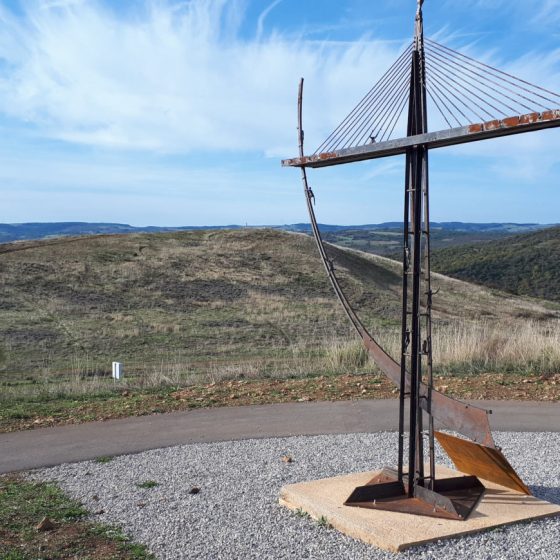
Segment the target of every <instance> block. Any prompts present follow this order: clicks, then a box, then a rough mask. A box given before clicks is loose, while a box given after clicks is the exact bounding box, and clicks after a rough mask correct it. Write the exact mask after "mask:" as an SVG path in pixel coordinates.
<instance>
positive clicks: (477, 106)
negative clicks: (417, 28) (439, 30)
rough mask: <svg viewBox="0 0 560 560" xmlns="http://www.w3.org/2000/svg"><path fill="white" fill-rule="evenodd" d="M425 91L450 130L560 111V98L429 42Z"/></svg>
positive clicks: (425, 48) (428, 40) (426, 50)
mask: <svg viewBox="0 0 560 560" xmlns="http://www.w3.org/2000/svg"><path fill="white" fill-rule="evenodd" d="M424 50H425V61H426V90H427V92H428V98H429V99H430V100H431V101H432V102H433V103H434V106H435V107H436V109H437V111H438V112H439V114H441V116H442V117H443V118H444V120H445V122H446V123H447V124H448V125H449V126H450V127H451V126H465V125H468V124H474V123H480V122H485V121H489V120H495V119H503V118H506V117H512V116H517V115H523V114H526V113H540V112H542V111H546V110H551V109H557V108H558V107H560V95H559V94H557V93H554V92H552V91H549V90H547V89H544V88H541V87H539V86H536V85H534V84H531V83H529V82H527V81H525V80H522V79H520V78H517V77H515V76H512V75H511V74H508V73H506V72H503V71H502V70H498V69H497V68H493V67H492V66H490V65H488V64H485V63H483V62H480V61H478V60H476V59H474V58H471V57H469V56H467V55H464V54H462V53H460V52H458V51H454V50H453V49H450V48H449V47H446V46H445V45H441V44H440V43H436V42H435V41H433V40H431V39H426V42H425V45H424Z"/></svg>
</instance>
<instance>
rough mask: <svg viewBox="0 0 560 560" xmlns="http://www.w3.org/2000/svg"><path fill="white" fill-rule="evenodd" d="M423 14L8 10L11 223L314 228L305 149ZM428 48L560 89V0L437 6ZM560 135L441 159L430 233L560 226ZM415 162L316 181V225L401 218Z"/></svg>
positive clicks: (5, 69)
mask: <svg viewBox="0 0 560 560" xmlns="http://www.w3.org/2000/svg"><path fill="white" fill-rule="evenodd" d="M415 5H416V2H415V1H414V0H390V1H389V0H378V1H376V2H371V0H368V1H366V0H348V1H343V2H341V1H340V0H338V1H336V2H335V1H332V0H321V1H319V0H317V1H302V0H300V1H296V0H276V1H269V0H266V1H257V0H245V1H243V0H190V1H178V0H176V1H172V0H158V1H144V0H130V1H126V2H125V1H121V0H113V1H105V2H102V1H101V0H97V1H93V0H33V1H24V2H21V1H16V0H0V20H1V21H0V127H1V131H0V132H1V135H0V190H1V193H0V194H1V197H2V214H1V216H0V221H1V222H24V221H63V220H64V221H70V220H72V221H74V220H79V221H112V222H126V223H131V224H134V225H146V224H154V225H205V224H206V225H218V224H231V223H238V224H244V223H249V224H253V225H256V224H282V223H293V222H301V221H306V220H307V217H306V213H305V206H304V202H303V197H302V194H301V184H300V180H299V173H298V171H297V170H293V169H282V168H281V167H280V163H279V160H280V159H281V158H282V157H291V156H293V155H295V154H296V151H297V150H296V148H297V144H296V122H295V101H296V93H297V83H298V80H299V78H300V76H304V77H305V79H306V93H305V111H304V119H305V130H306V144H307V147H308V148H309V151H313V150H314V149H315V148H316V147H317V145H319V144H320V143H321V141H322V140H323V139H324V138H325V137H326V136H327V135H328V133H329V132H330V131H331V129H333V128H334V127H335V126H336V125H337V124H338V122H339V121H340V120H342V118H343V117H344V116H345V115H346V114H347V113H348V111H349V110H351V109H352V107H353V106H354V105H355V103H356V102H357V101H358V100H359V99H360V98H361V97H362V96H363V94H364V93H365V92H366V91H367V90H368V89H369V88H370V87H371V86H372V85H373V84H374V83H375V81H376V80H377V78H379V77H380V76H381V75H382V74H383V72H384V71H385V70H386V69H387V67H388V66H389V65H390V64H391V63H392V62H393V60H394V59H395V58H396V57H397V56H398V55H399V54H400V52H401V50H402V48H403V47H404V46H405V45H406V44H407V43H408V42H409V41H410V39H411V35H412V29H413V18H414V12H415ZM424 10H425V20H426V34H427V35H428V36H431V37H435V38H437V40H438V41H439V42H442V43H445V44H447V45H449V46H450V47H452V48H455V49H457V50H462V51H464V52H466V53H468V54H470V55H471V56H474V57H476V58H479V59H481V60H484V61H486V62H489V63H491V64H492V65H494V66H498V67H500V68H503V69H504V70H508V71H510V72H512V73H514V74H516V75H518V76H520V77H522V78H526V79H528V80H529V81H531V82H533V83H537V84H539V85H542V86H544V87H548V88H550V89H552V90H554V91H560V32H559V30H560V0H525V1H523V2H521V1H519V2H511V1H505V0H504V1H502V0H492V1H490V0H438V1H436V0H426V2H425V8H424ZM559 141H560V131H558V130H551V131H542V132H539V133H535V134H527V135H520V136H517V137H512V138H507V139H500V140H494V141H489V142H482V143H477V144H471V145H466V146H461V147H454V148H449V149H445V150H437V151H433V152H432V155H431V160H430V161H431V192H432V199H431V204H432V208H431V210H432V212H431V217H432V219H433V220H435V221H443V220H461V221H477V222H488V221H516V222H541V223H552V222H560V215H559V213H558V210H557V209H558V207H559V206H560V204H559V203H560V191H559V189H558V187H559V184H558V183H559V181H558V177H559V175H560V157H559V156H558V144H559ZM402 165H403V161H402V158H399V157H397V158H392V159H386V160H378V161H373V162H365V163H360V164H354V165H346V166H340V167H337V168H329V169H323V170H315V171H312V172H311V173H310V179H311V184H312V186H313V188H314V191H315V194H316V197H317V212H318V216H319V219H320V220H321V221H322V222H326V223H342V224H358V223H376V222H382V221H393V220H399V219H401V217H402V210H401V203H402V183H403V168H402Z"/></svg>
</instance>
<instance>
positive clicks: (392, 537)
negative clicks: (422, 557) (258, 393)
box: [280, 466, 560, 552]
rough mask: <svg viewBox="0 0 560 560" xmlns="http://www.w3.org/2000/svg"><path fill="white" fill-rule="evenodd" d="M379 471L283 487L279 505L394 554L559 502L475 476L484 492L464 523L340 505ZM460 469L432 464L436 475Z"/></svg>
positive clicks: (556, 510)
mask: <svg viewBox="0 0 560 560" xmlns="http://www.w3.org/2000/svg"><path fill="white" fill-rule="evenodd" d="M378 472H379V471H370V472H362V473H355V474H349V475H344V476H337V477H334V478H325V479H322V480H313V481H310V482H300V483H298V484H290V485H288V486H284V487H283V488H282V489H281V491H280V504H281V505H283V506H286V507H287V508H289V509H291V510H303V511H305V512H306V513H308V514H309V515H310V516H311V517H313V518H314V519H320V518H321V517H323V518H326V520H327V521H328V523H329V524H330V525H332V526H333V527H334V528H335V529H338V530H339V531H341V532H342V533H344V534H345V535H348V536H350V537H353V538H356V539H359V540H361V541H364V542H365V543H367V544H373V545H375V546H377V547H379V548H382V549H385V550H389V551H391V552H399V551H402V550H405V549H406V548H410V547H412V546H417V545H420V544H425V543H429V542H433V541H437V540H439V539H446V538H453V537H459V536H461V535H467V534H470V533H477V532H480V531H485V530H488V529H492V528H494V527H499V526H501V525H510V524H512V523H517V522H519V521H530V520H533V519H539V518H542V517H549V516H553V515H560V506H558V505H555V504H551V503H549V502H545V501H543V500H539V499H537V498H535V497H534V496H528V495H526V494H521V493H520V492H515V491H513V490H510V489H509V488H505V487H503V486H499V485H498V484H494V483H493V482H487V481H485V480H481V482H482V483H483V484H484V486H485V487H486V491H485V492H484V496H483V497H482V499H481V500H480V502H479V503H478V506H477V507H476V509H475V511H474V512H473V513H472V514H471V515H470V517H469V518H468V519H467V520H466V521H455V520H447V519H439V518H433V517H424V516H420V515H414V516H412V515H411V514H407V513H396V512H391V511H381V510H372V509H363V508H357V507H348V506H344V505H342V504H343V503H344V501H345V500H346V499H347V498H348V496H349V495H350V494H351V493H352V491H353V490H354V488H355V487H356V486H362V485H364V484H367V483H368V482H369V481H370V480H371V479H372V478H373V477H374V476H375V475H376V474H378ZM461 474H462V473H458V472H457V471H454V470H451V469H448V468H446V467H440V466H438V467H437V469H436V476H437V477H438V478H448V477H452V476H460V475H461Z"/></svg>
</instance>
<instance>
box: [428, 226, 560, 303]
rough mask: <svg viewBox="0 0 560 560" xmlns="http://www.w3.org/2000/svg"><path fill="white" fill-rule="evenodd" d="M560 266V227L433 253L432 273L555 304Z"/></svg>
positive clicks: (559, 289)
mask: <svg viewBox="0 0 560 560" xmlns="http://www.w3.org/2000/svg"><path fill="white" fill-rule="evenodd" d="M559 262H560V228H558V227H554V228H549V229H545V230H542V231H538V232H535V233H528V234H522V235H516V236H513V237H507V238H504V239H499V240H495V241H491V242H487V243H477V244H469V245H463V246H459V247H454V248H448V249H439V250H436V251H434V252H433V253H432V267H433V269H434V270H437V271H439V272H441V273H443V274H447V275H449V276H453V277H455V278H460V279H462V280H466V281H468V282H476V283H477V284H482V285H484V286H489V287H492V288H498V289H500V290H505V291H508V292H511V293H514V294H518V295H526V296H532V297H538V298H544V299H549V300H554V301H560V266H559Z"/></svg>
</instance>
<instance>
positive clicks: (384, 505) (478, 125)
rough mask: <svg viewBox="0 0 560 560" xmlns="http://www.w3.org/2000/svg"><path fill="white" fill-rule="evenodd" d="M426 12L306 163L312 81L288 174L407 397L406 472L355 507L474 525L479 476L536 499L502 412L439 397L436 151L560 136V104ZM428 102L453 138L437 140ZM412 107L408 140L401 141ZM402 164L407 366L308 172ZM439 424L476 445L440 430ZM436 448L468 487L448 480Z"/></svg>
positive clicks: (377, 357)
mask: <svg viewBox="0 0 560 560" xmlns="http://www.w3.org/2000/svg"><path fill="white" fill-rule="evenodd" d="M422 6H423V0H418V6H417V11H416V22H415V32H414V41H413V43H412V44H411V45H410V46H409V47H408V48H407V49H405V51H404V52H403V53H402V54H401V56H400V57H399V58H398V59H397V60H396V62H395V63H394V64H393V65H392V66H391V67H390V68H389V70H388V71H387V72H386V73H385V74H384V75H383V77H382V78H381V79H380V80H379V81H378V83H377V84H376V85H375V86H374V87H373V88H372V90H370V91H369V92H368V94H367V95H366V96H365V97H364V98H363V99H362V101H361V102H360V103H359V104H358V106H357V107H356V108H355V109H354V110H353V111H352V112H351V113H350V114H349V115H348V116H347V117H346V119H345V120H344V121H343V122H342V123H341V124H340V125H339V126H338V127H337V128H336V129H335V130H334V131H333V133H332V134H331V135H330V136H329V137H328V138H327V139H326V140H325V141H324V142H323V144H321V146H319V148H318V149H317V150H316V151H315V153H313V154H312V155H309V156H306V155H304V133H303V127H302V98H303V79H302V80H301V82H300V87H299V95H298V136H299V157H296V158H293V159H288V160H284V161H283V162H282V165H283V166H286V167H299V168H300V170H301V177H302V181H303V188H304V192H305V197H306V202H307V209H308V212H309V216H310V221H311V227H312V231H313V235H314V237H315V240H316V242H317V247H318V249H319V254H320V256H321V260H322V262H323V264H324V266H325V270H326V272H327V275H328V277H329V279H330V281H331V284H332V286H333V289H334V291H335V293H336V295H337V297H338V299H339V300H340V302H341V304H342V306H343V308H344V311H345V312H346V315H347V316H348V319H349V320H350V322H351V323H352V325H353V326H354V328H355V329H356V331H357V332H358V334H359V336H360V337H361V338H362V341H363V343H364V345H365V347H366V349H367V351H368V353H369V355H370V357H371V358H372V359H373V361H374V362H375V363H376V364H377V365H378V366H379V368H380V369H381V370H382V371H383V372H384V373H385V375H386V376H387V377H388V378H389V379H390V380H392V381H393V382H394V383H395V384H396V385H397V386H398V387H399V391H400V392H399V437H398V460H397V469H396V470H392V469H384V470H383V471H382V472H381V473H380V474H379V475H378V476H376V477H375V478H374V479H373V480H371V481H370V482H369V483H368V484H367V485H365V486H361V487H358V488H356V489H355V490H354V492H353V493H352V495H351V496H349V498H348V499H347V501H346V502H345V505H349V506H356V507H365V508H372V509H385V510H392V511H401V512H407V513H416V514H421V515H429V516H434V517H443V518H448V519H457V520H462V519H466V518H467V517H468V516H469V514H470V513H471V512H472V511H473V509H474V508H475V507H476V504H477V502H478V500H479V499H480V497H481V496H482V493H483V492H484V486H483V485H482V483H481V482H480V480H479V479H478V477H480V478H483V479H485V480H489V481H493V482H496V483H498V484H501V485H503V486H506V487H508V488H512V489H514V490H517V491H519V492H522V493H525V494H529V493H530V492H529V489H528V488H527V486H526V485H525V484H524V483H523V481H522V480H521V479H520V478H519V476H518V475H517V474H516V472H515V471H514V469H513V468H512V467H511V465H510V464H509V463H508V461H507V459H506V458H505V457H504V455H503V454H502V453H501V451H500V449H499V448H497V447H496V445H495V443H494V440H493V438H492V434H491V431H490V424H489V421H488V414H489V413H490V412H491V411H486V410H483V409H481V408H478V407H475V406H472V405H469V404H466V403H463V402H460V401H458V400H456V399H453V398H451V397H449V396H447V395H444V394H442V393H441V392H438V391H436V390H435V389H434V386H433V376H432V332H431V331H432V298H433V295H434V293H433V291H432V288H431V282H430V219H429V175H428V155H429V150H431V149H435V148H440V147H444V146H450V145H454V144H462V143H466V142H473V141H478V140H483V139H488V138H495V137H498V136H507V135H511V134H519V133H523V132H530V131H534V130H540V129H544V128H552V127H558V126H560V110H559V109H557V107H559V106H560V95H558V94H556V93H554V92H551V91H548V90H545V89H543V88H540V87H538V86H534V85H532V84H530V83H529V82H526V81H524V80H521V79H519V78H516V77H514V76H511V75H509V74H506V73H505V72H502V71H500V70H497V69H495V68H492V67H490V66H488V65H486V64H484V63H481V62H478V61H476V60H474V59H471V58H469V57H467V56H465V55H463V54H461V53H458V52H456V51H453V50H452V49H449V48H448V47H445V46H443V45H440V44H438V43H436V42H435V41H431V40H429V39H426V40H425V39H424V29H423V13H422ZM428 100H430V104H431V105H432V106H434V107H435V108H436V109H437V112H438V114H439V116H440V120H442V122H445V123H446V124H447V126H448V127H449V128H445V129H442V130H439V131H437V132H430V131H429V130H428ZM407 102H408V118H407V120H406V136H403V137H401V138H398V139H396V140H392V139H391V137H392V135H393V133H394V132H395V130H396V128H397V126H398V124H399V122H400V120H401V115H402V114H403V111H404V109H405V107H406V105H407ZM512 114H513V115H514V116H511V115H512ZM452 123H453V125H454V124H455V123H456V124H457V125H458V126H453V125H452ZM396 154H405V156H406V164H405V196H404V243H403V274H402V332H401V356H400V363H399V362H397V361H395V360H394V359H393V358H392V357H391V356H389V355H388V354H387V353H386V352H385V350H384V349H383V348H382V347H381V346H380V345H379V344H378V343H377V342H376V340H375V339H374V337H373V336H372V335H371V334H370V333H369V332H368V330H367V329H366V327H365V326H364V324H363V322H362V321H361V320H360V318H359V317H358V315H357V314H356V312H355V311H354V309H353V308H352V306H351V305H350V303H349V301H348V299H347V298H346V296H345V294H344V292H343V291H342V289H341V286H340V284H339V281H338V278H337V275H336V271H335V268H334V264H333V262H332V261H331V260H330V259H329V257H328V255H327V251H326V249H325V246H324V244H323V241H322V238H321V233H320V231H319V227H318V225H317V220H316V216H315V211H314V207H313V205H314V200H315V196H314V193H313V192H312V190H311V188H310V186H309V182H308V178H307V171H306V170H307V168H308V167H311V168H319V167H326V166H331V165H339V164H344V163H350V162H354V161H362V160H369V159H375V158H381V157H388V156H392V155H396ZM407 402H408V416H409V430H408V442H406V441H405V414H406V412H407ZM424 414H426V415H427V419H428V430H427V433H426V432H425V430H424V425H423V424H424ZM434 420H437V421H438V422H439V423H440V424H441V425H442V426H443V427H445V428H448V429H451V430H454V431H456V432H458V433H459V434H461V435H462V436H465V437H467V438H469V439H470V440H472V441H468V440H466V439H463V438H459V437H456V436H452V435H450V434H447V433H443V432H437V431H435V429H434ZM426 437H427V442H428V461H427V463H428V470H427V472H426V471H425V466H424V446H425V441H426ZM435 438H437V439H438V441H439V443H440V444H441V446H442V447H443V449H444V450H445V451H446V452H447V454H448V455H449V456H450V458H451V459H452V461H453V462H454V464H455V465H456V467H457V468H458V470H460V471H461V472H462V473H465V474H466V476H460V477H455V478H451V479H437V478H436V471H435V456H434V447H435ZM406 446H407V449H406V450H405V447H406ZM405 451H407V453H405Z"/></svg>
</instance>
